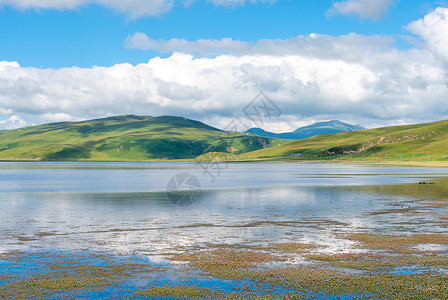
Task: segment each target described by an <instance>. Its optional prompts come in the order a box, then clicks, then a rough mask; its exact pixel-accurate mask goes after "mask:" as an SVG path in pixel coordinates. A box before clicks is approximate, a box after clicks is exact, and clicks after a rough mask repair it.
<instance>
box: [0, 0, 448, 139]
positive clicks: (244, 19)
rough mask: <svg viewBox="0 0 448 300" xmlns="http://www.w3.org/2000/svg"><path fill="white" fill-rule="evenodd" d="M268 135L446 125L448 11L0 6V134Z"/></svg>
mask: <svg viewBox="0 0 448 300" xmlns="http://www.w3.org/2000/svg"><path fill="white" fill-rule="evenodd" d="M260 92H264V94H265V95H266V97H268V98H269V99H270V100H271V101H272V103H274V104H275V105H276V106H277V107H278V108H279V110H280V112H281V113H280V114H279V115H276V116H275V117H274V116H271V118H266V119H265V122H264V123H263V124H262V127H263V129H265V130H269V131H274V132H286V131H291V130H294V129H296V128H298V127H300V126H304V125H307V124H310V123H313V122H316V121H325V120H333V119H339V120H342V121H345V122H348V123H352V124H360V125H362V126H365V127H367V128H373V127H379V126H388V125H400V124H409V123H420V122H430V121H436V120H442V119H448V3H447V2H445V1H424V0H422V1H411V0H407V1H404V0H333V1H331V0H330V1H327V0H320V1H310V0H0V129H13V128H18V127H23V126H30V125H36V124H42V123H48V122H59V121H77V120H85V119H91V118H100V117H106V116H111V115H119V114H138V115H150V116H159V115H176V116H183V117H188V118H193V119H196V120H200V121H203V122H205V123H207V124H210V125H212V126H216V127H218V128H226V127H227V126H228V124H230V123H231V122H232V120H234V118H235V117H239V116H241V114H242V111H243V109H244V108H245V107H246V106H247V105H248V104H249V103H251V101H252V100H253V99H254V98H255V97H256V96H257V95H258V94H259V93H260Z"/></svg>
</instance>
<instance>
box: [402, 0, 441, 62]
mask: <svg viewBox="0 0 448 300" xmlns="http://www.w3.org/2000/svg"><path fill="white" fill-rule="evenodd" d="M408 29H409V30H410V31H411V32H412V33H414V34H416V35H419V36H420V37H421V38H422V39H423V40H424V41H425V42H426V44H427V46H428V48H429V49H430V50H432V51H434V52H435V53H437V54H438V55H439V56H440V57H441V58H442V59H444V60H445V61H448V8H442V7H439V8H437V9H436V10H435V11H433V12H431V13H429V14H427V15H426V16H425V17H424V18H423V19H420V20H417V21H414V22H412V23H411V24H409V25H408Z"/></svg>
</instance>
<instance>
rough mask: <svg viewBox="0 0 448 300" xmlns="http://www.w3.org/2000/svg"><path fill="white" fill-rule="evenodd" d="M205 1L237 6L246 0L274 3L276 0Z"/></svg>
mask: <svg viewBox="0 0 448 300" xmlns="http://www.w3.org/2000/svg"><path fill="white" fill-rule="evenodd" d="M207 1H208V2H212V3H213V4H215V5H221V6H237V5H244V4H245V3H246V2H251V3H258V2H262V3H264V2H267V3H274V2H276V1H277V0H207Z"/></svg>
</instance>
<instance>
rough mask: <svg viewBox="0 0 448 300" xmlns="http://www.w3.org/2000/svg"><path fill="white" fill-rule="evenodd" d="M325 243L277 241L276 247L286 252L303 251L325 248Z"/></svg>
mask: <svg viewBox="0 0 448 300" xmlns="http://www.w3.org/2000/svg"><path fill="white" fill-rule="evenodd" d="M324 247H325V246H323V245H316V244H306V243H277V244H274V249H276V250H280V251H284V252H295V253H303V252H308V251H310V250H315V249H320V248H324Z"/></svg>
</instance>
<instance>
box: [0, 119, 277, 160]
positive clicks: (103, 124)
mask: <svg viewBox="0 0 448 300" xmlns="http://www.w3.org/2000/svg"><path fill="white" fill-rule="evenodd" d="M278 143H279V140H277V139H272V138H260V137H258V136H255V135H252V134H246V133H244V134H242V133H236V132H224V131H221V130H219V129H217V128H214V127H211V126H208V125H206V124H204V123H201V122H198V121H194V120H189V119H186V118H181V117H170V116H162V117H147V116H135V115H123V116H114V117H109V118H103V119H96V120H90V121H82V122H61V123H52V124H45V125H39V126H33V127H27V128H21V129H15V130H5V131H0V159H1V160H14V159H43V160H149V159H184V158H195V157H196V156H198V155H201V154H203V153H205V152H209V151H216V152H227V153H229V152H234V153H245V152H247V151H254V150H257V149H262V148H263V147H268V146H271V145H277V144H278Z"/></svg>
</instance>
